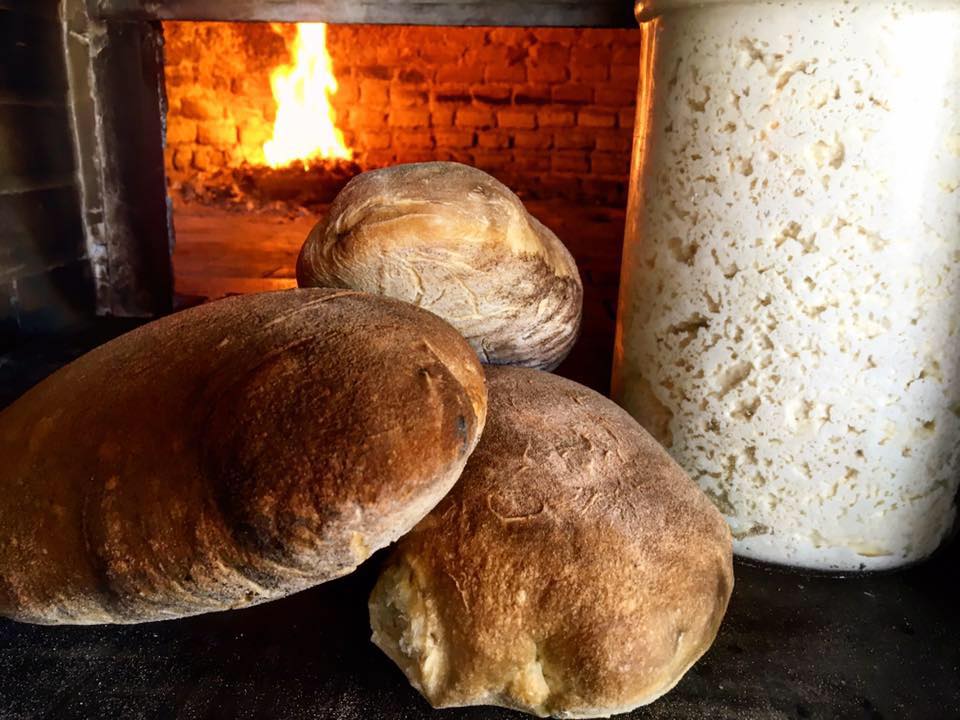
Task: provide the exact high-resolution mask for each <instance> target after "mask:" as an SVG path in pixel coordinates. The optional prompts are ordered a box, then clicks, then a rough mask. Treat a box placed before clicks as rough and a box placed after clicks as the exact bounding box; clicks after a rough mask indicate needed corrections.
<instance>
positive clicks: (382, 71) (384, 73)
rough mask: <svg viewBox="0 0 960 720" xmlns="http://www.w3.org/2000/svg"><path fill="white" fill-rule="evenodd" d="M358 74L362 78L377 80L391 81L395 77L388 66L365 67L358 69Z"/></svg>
mask: <svg viewBox="0 0 960 720" xmlns="http://www.w3.org/2000/svg"><path fill="white" fill-rule="evenodd" d="M356 73H357V75H359V76H360V77H365V78H374V79H376V80H389V79H390V78H391V77H392V76H393V70H392V69H391V68H390V67H389V66H387V65H365V66H363V67H358V68H357V69H356Z"/></svg>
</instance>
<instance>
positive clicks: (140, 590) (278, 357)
mask: <svg viewBox="0 0 960 720" xmlns="http://www.w3.org/2000/svg"><path fill="white" fill-rule="evenodd" d="M485 412H486V389H485V385H484V380H483V370H482V368H481V367H480V365H479V363H478V362H477V359H476V356H475V354H474V353H473V351H472V350H471V349H470V347H469V346H468V345H467V344H466V342H464V340H463V339H462V338H461V337H460V335H459V334H458V333H457V332H456V331H455V330H454V329H453V328H452V327H450V326H449V325H448V324H446V323H445V322H443V321H442V320H440V319H439V318H437V317H435V316H433V315H431V314H430V313H427V312H424V311H422V310H419V309H417V308H415V307H413V306H411V305H407V304H405V303H401V302H397V301H394V300H389V299H387V298H382V297H377V296H372V295H365V294H361V293H356V292H352V291H344V290H319V289H313V290H290V291H284V292H277V293H265V294H261V295H246V296H241V297H235V298H230V299H227V300H222V301H218V302H215V303H210V304H209V305H204V306H201V307H197V308H194V309H191V310H186V311H184V312H180V313H177V314H175V315H172V316H169V317H166V318H163V319H161V320H158V321H156V322H153V323H150V324H148V325H145V326H143V327H142V328H139V329H138V330H135V331H134V332H131V333H129V334H127V335H124V336H121V337H119V338H117V339H116V340H114V341H112V342H110V343H107V344H106V345H104V346H102V347H99V348H97V349H95V350H93V351H92V352H90V353H88V354H87V355H84V356H83V357H81V358H80V359H78V360H76V361H75V362H73V363H71V364H70V365H68V366H66V367H64V368H63V369H61V370H59V371H58V372H56V373H54V374H53V375H51V376H50V377H49V378H47V379H46V380H44V381H43V382H41V383H40V384H39V385H37V386H36V387H34V388H33V389H32V390H30V391H29V392H27V393H26V394H25V395H24V396H22V397H21V398H20V399H19V400H18V401H16V402H15V403H14V404H13V405H11V406H10V407H9V408H7V409H6V410H5V411H4V412H3V413H2V414H0V457H2V458H3V462H2V463H0V614H2V615H6V616H8V617H11V618H14V619H17V620H22V621H27V622H36V623H104V622H116V623H126V622H138V621H146V620H162V619H166V618H174V617H180V616H184V615H192V614H195V613H201V612H206V611H213V610H224V609H228V608H235V607H241V606H245V605H251V604H254V603H259V602H263V601H265V600H270V599H272V598H277V597H280V596H283V595H286V594H288V593H292V592H295V591H297V590H301V589H303V588H306V587H309V586H311V585H314V584H316V583H319V582H323V581H325V580H329V579H331V578H334V577H337V576H339V575H343V574H345V573H347V572H349V571H350V570H352V569H353V568H354V567H356V565H357V564H358V563H360V562H361V561H362V560H363V559H364V558H366V557H367V556H368V555H369V554H370V553H371V552H373V551H374V550H376V549H377V548H380V547H383V546H384V545H387V544H388V543H390V542H392V541H393V540H395V539H396V538H397V537H399V536H400V535H402V534H403V533H404V532H406V531H407V530H408V529H409V528H410V527H412V526H413V525H414V524H415V523H416V522H417V521H418V520H419V519H420V518H421V517H423V515H424V514H426V513H427V512H428V511H429V510H430V508H431V507H433V506H434V505H435V504H436V503H437V502H438V501H439V500H440V499H441V498H442V497H443V495H444V494H445V493H446V492H447V491H448V490H449V488H450V486H451V485H452V484H453V483H454V482H455V481H456V479H457V477H458V476H459V475H460V472H461V469H462V467H463V464H464V462H465V461H466V459H467V456H468V455H469V454H470V452H471V451H472V449H473V447H474V445H475V443H476V442H477V438H478V437H479V434H480V432H481V430H482V427H483V423H484V416H485Z"/></svg>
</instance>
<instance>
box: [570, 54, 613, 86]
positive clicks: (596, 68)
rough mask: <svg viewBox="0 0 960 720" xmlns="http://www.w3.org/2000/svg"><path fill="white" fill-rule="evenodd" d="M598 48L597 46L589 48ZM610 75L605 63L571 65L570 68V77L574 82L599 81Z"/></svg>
mask: <svg viewBox="0 0 960 720" xmlns="http://www.w3.org/2000/svg"><path fill="white" fill-rule="evenodd" d="M591 49H594V50H596V49H599V48H591ZM608 77H610V72H609V67H608V66H607V65H573V66H571V68H570V79H571V80H574V81H575V82H594V83H595V82H601V81H603V80H606V79H607V78H608Z"/></svg>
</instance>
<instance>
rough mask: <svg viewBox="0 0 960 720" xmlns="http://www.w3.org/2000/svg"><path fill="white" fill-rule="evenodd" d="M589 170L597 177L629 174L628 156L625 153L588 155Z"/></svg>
mask: <svg viewBox="0 0 960 720" xmlns="http://www.w3.org/2000/svg"><path fill="white" fill-rule="evenodd" d="M590 169H591V170H592V171H593V172H594V173H596V174H597V175H620V176H626V175H629V174H630V156H629V155H627V154H625V153H603V152H594V153H592V154H591V155H590Z"/></svg>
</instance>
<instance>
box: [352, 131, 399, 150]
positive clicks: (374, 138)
mask: <svg viewBox="0 0 960 720" xmlns="http://www.w3.org/2000/svg"><path fill="white" fill-rule="evenodd" d="M357 142H358V143H359V144H360V146H361V147H364V148H368V149H370V150H386V149H387V148H388V147H390V145H391V143H392V139H391V137H390V133H389V132H377V131H374V130H367V131H365V132H358V133H357Z"/></svg>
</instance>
